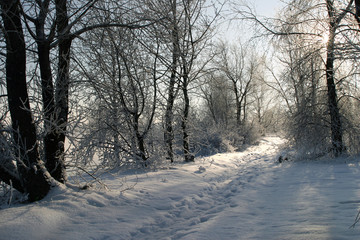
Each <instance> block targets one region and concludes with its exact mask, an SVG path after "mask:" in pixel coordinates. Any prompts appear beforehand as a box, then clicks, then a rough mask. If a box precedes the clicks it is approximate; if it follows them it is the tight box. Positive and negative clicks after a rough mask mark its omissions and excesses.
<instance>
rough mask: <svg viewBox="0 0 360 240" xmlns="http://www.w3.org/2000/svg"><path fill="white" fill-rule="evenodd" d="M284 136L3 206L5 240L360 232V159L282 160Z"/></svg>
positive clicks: (356, 235) (0, 235) (0, 225)
mask: <svg viewBox="0 0 360 240" xmlns="http://www.w3.org/2000/svg"><path fill="white" fill-rule="evenodd" d="M283 143H284V140H282V139H281V138H278V137H267V138H264V139H263V140H261V141H260V143H259V145H257V146H252V147H249V148H248V149H246V150H245V151H243V152H239V153H226V154H217V155H214V156H211V157H207V158H203V159H196V160H197V161H196V162H195V163H193V164H175V165H171V166H170V165H169V166H168V167H166V168H163V169H159V170H157V171H141V172H137V173H136V174H135V173H133V172H127V173H118V174H107V175H104V176H103V181H104V182H105V183H106V185H107V186H108V188H109V190H107V191H105V190H104V191H94V190H91V189H90V190H76V188H73V187H58V188H56V189H54V190H52V192H51V193H50V194H49V196H48V197H46V198H45V199H44V200H42V201H40V202H37V203H34V204H16V205H12V206H10V207H5V208H4V205H3V209H1V210H0V216H1V217H0V239H4V240H7V239H19V240H20V239H27V240H28V239H74V240H80V239H99V240H100V239H104V240H105V239H114V240H115V239H156V240H157V239H206V240H208V239H336V240H337V239H360V225H359V226H356V227H355V228H349V227H350V226H351V225H352V224H353V223H354V220H355V217H356V215H357V211H358V210H359V208H360V165H359V163H358V162H357V161H356V160H354V159H352V160H349V159H342V160H336V161H334V160H328V161H324V160H322V161H312V162H311V161H302V162H299V161H297V162H292V161H289V162H284V163H282V164H279V163H277V158H278V156H279V146H281V145H282V144H283Z"/></svg>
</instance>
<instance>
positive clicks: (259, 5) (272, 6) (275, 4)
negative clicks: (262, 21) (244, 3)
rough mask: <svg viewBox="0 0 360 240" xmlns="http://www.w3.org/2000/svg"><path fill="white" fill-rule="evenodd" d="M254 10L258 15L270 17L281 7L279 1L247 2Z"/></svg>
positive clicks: (261, 0) (254, 0) (258, 0)
mask: <svg viewBox="0 0 360 240" xmlns="http://www.w3.org/2000/svg"><path fill="white" fill-rule="evenodd" d="M249 2H251V3H250V4H253V5H254V6H255V8H256V11H257V13H258V14H260V15H264V16H267V17H272V16H274V14H275V13H276V11H277V10H279V9H280V7H281V6H282V5H283V3H282V2H281V1H280V0H252V1H249Z"/></svg>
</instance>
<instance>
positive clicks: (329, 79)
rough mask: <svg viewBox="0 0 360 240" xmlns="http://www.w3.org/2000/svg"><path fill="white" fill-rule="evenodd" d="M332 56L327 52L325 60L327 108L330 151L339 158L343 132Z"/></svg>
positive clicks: (341, 150)
mask: <svg viewBox="0 0 360 240" xmlns="http://www.w3.org/2000/svg"><path fill="white" fill-rule="evenodd" d="M333 55H334V54H333V53H331V52H328V56H327V60H326V83H327V88H328V92H327V94H328V107H329V113H330V120H331V122H330V124H331V141H332V150H333V152H334V154H335V156H336V157H337V156H339V155H340V154H341V153H342V152H343V151H344V145H343V138H342V136H343V132H342V124H341V116H340V113H339V107H338V103H337V95H336V85H335V80H334V56H333Z"/></svg>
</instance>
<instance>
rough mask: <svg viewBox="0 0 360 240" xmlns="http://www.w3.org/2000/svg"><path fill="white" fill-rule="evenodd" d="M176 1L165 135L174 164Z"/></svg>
mask: <svg viewBox="0 0 360 240" xmlns="http://www.w3.org/2000/svg"><path fill="white" fill-rule="evenodd" d="M176 4H177V3H176V0H174V1H172V14H173V22H172V24H173V26H172V27H173V29H172V45H173V48H172V51H173V52H172V63H171V75H170V82H169V87H168V97H167V102H166V112H165V133H164V141H165V146H166V151H167V158H168V159H169V160H170V161H171V162H174V152H173V140H174V133H173V125H172V122H173V118H174V113H173V107H174V102H175V84H176V75H177V72H176V69H177V64H178V58H179V57H178V56H179V36H178V28H177V16H176V15H177V9H176Z"/></svg>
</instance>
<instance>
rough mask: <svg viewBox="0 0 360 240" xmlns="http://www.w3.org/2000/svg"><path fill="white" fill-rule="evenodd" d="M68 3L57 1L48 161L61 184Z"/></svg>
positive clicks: (68, 44)
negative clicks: (51, 120)
mask: <svg viewBox="0 0 360 240" xmlns="http://www.w3.org/2000/svg"><path fill="white" fill-rule="evenodd" d="M66 3H67V1H66V0H56V1H55V4H56V25H57V33H58V37H59V46H58V70H57V71H58V72H57V79H56V90H55V109H54V114H55V117H56V119H54V120H55V121H56V126H55V128H56V129H53V128H52V129H53V130H52V131H51V132H50V134H49V136H48V138H47V139H45V142H47V145H48V148H47V150H48V157H49V158H48V159H47V161H46V167H47V169H48V170H49V172H50V173H51V175H52V176H53V177H54V178H55V179H56V180H57V181H59V182H62V183H64V182H65V181H66V171H65V159H64V152H65V137H66V127H67V123H68V111H69V104H68V102H69V66H70V48H71V38H70V34H69V31H70V29H69V19H68V16H67V6H66Z"/></svg>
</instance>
